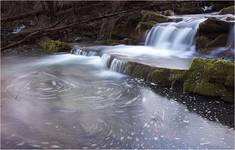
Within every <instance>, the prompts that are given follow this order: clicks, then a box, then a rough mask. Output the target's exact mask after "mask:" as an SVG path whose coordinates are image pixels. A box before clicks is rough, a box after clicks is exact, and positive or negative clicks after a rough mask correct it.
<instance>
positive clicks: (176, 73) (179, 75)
mask: <svg viewBox="0 0 235 150" xmlns="http://www.w3.org/2000/svg"><path fill="white" fill-rule="evenodd" d="M186 72H187V71H186V70H170V76H169V80H170V81H172V82H173V81H178V82H183V81H184V80H185V77H186Z"/></svg>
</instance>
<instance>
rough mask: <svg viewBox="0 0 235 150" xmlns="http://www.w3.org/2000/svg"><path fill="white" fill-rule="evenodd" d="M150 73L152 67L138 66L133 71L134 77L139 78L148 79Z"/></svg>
mask: <svg viewBox="0 0 235 150" xmlns="http://www.w3.org/2000/svg"><path fill="white" fill-rule="evenodd" d="M149 71H150V67H148V66H144V65H141V64H137V65H136V66H135V69H134V70H133V71H132V75H133V76H134V77H137V78H141V79H146V78H147V76H148V72H149Z"/></svg>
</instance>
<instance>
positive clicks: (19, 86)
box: [1, 54, 234, 149]
mask: <svg viewBox="0 0 235 150" xmlns="http://www.w3.org/2000/svg"><path fill="white" fill-rule="evenodd" d="M106 60H107V59H106ZM2 62H3V63H2V100H1V108H2V123H1V127H2V131H1V136H2V148H104V149H105V148H219V149H222V148H232V147H233V146H234V129H233V128H229V127H227V126H224V125H222V124H220V123H217V122H211V121H208V120H207V119H205V118H202V117H200V116H199V115H197V114H195V113H191V112H190V111H189V110H188V109H187V108H186V107H185V106H184V105H182V104H180V103H178V102H176V101H174V100H170V99H168V98H167V97H164V96H162V95H159V94H157V93H155V92H153V91H152V90H151V89H150V88H149V87H148V86H147V85H145V84H143V83H142V82H141V81H139V80H136V79H133V78H131V77H128V76H125V75H122V74H119V73H115V72H112V71H110V70H107V69H106V67H105V64H104V63H103V61H102V59H101V58H100V57H98V56H90V57H86V56H76V55H71V54H61V55H52V56H44V57H34V58H23V59H22V58H17V57H13V58H12V57H9V58H5V59H4V60H3V61H2Z"/></svg>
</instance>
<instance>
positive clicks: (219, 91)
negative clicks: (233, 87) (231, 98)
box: [184, 80, 227, 97]
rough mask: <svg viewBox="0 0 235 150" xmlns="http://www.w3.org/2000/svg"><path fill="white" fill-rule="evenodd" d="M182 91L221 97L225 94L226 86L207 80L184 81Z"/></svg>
mask: <svg viewBox="0 0 235 150" xmlns="http://www.w3.org/2000/svg"><path fill="white" fill-rule="evenodd" d="M184 91H186V92H192V93H197V94H201V95H206V96H215V97H223V96H226V91H227V90H226V88H225V87H224V86H223V85H221V84H215V83H209V82H207V81H203V80H202V81H200V82H196V83H195V82H189V81H187V82H185V83H184Z"/></svg>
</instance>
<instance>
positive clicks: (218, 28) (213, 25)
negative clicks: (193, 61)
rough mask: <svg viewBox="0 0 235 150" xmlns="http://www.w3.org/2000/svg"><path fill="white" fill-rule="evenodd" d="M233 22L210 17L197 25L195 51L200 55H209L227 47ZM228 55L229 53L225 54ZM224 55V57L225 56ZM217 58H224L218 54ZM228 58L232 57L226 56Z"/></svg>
mask: <svg viewBox="0 0 235 150" xmlns="http://www.w3.org/2000/svg"><path fill="white" fill-rule="evenodd" d="M233 25H234V23H233V22H227V21H223V20H219V19H217V18H213V17H210V18H208V19H207V20H206V21H204V22H202V23H201V24H200V25H199V29H198V31H197V34H196V50H197V52H198V53H200V54H210V53H211V52H212V51H213V50H216V49H218V48H221V47H227V41H228V37H229V34H230V32H231V31H230V30H231V27H232V26H233ZM221 52H222V51H221ZM227 54H229V53H227ZM227 54H226V55H227ZM216 56H217V57H224V55H222V54H220V53H218V54H216ZM228 57H229V58H230V57H231V58H232V56H228Z"/></svg>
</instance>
